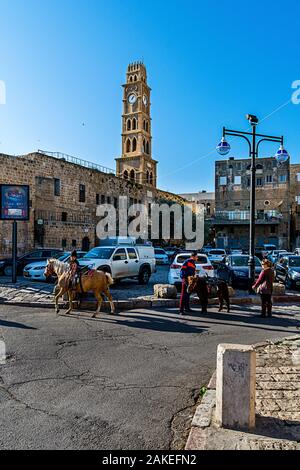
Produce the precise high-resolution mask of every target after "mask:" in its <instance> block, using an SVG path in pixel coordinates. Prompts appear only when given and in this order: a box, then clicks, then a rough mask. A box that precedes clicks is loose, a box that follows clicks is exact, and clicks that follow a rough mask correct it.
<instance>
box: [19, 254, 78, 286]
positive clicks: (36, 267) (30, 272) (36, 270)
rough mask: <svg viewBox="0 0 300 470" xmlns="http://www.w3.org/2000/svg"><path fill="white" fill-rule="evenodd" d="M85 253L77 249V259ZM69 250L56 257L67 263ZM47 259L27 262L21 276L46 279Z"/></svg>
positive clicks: (33, 279) (40, 279)
mask: <svg viewBox="0 0 300 470" xmlns="http://www.w3.org/2000/svg"><path fill="white" fill-rule="evenodd" d="M85 254H86V251H77V257H78V259H80V258H82V257H83V256H84V255H85ZM70 256H71V252H70V251H67V252H65V253H64V254H63V255H61V254H60V256H59V257H58V256H57V258H58V259H59V260H60V261H63V262H64V263H67V262H68V261H69V259H70ZM46 265H47V261H37V262H36V263H31V264H27V266H25V268H24V270H23V277H24V278H25V279H31V280H32V281H46V276H45V274H44V272H45V268H46Z"/></svg>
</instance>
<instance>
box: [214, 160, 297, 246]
mask: <svg viewBox="0 0 300 470" xmlns="http://www.w3.org/2000/svg"><path fill="white" fill-rule="evenodd" d="M250 167H251V161H250V159H235V158H229V160H227V161H224V160H223V161H217V162H216V171H215V187H216V192H215V194H216V210H215V218H214V226H215V231H216V243H217V246H218V247H219V248H221V247H222V248H223V247H225V248H244V249H249V227H250V184H251V174H250ZM299 195H300V193H299ZM290 197H291V196H290V165H289V162H287V163H285V164H284V165H280V166H279V165H278V164H277V161H276V159H275V158H274V157H269V158H259V161H258V163H257V171H256V246H257V247H258V246H262V245H263V244H264V243H271V244H274V245H276V246H277V247H278V248H283V249H288V248H289V246H290V241H291V240H290V228H291V227H290V222H291V219H290V207H291V199H290Z"/></svg>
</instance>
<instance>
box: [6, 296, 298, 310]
mask: <svg viewBox="0 0 300 470" xmlns="http://www.w3.org/2000/svg"><path fill="white" fill-rule="evenodd" d="M273 301H274V303H278V304H280V303H290V302H293V303H294V302H297V303H299V304H300V296H296V295H288V296H274V297H273ZM179 303H180V301H179V299H128V300H115V301H114V305H115V307H116V309H118V310H132V309H135V308H146V309H147V308H179ZM208 304H209V305H217V304H218V299H216V298H214V299H209V301H208ZM231 304H232V305H260V299H259V297H232V298H231ZM0 305H14V306H18V307H33V308H37V307H39V308H52V307H54V302H21V301H16V302H13V301H12V302H9V301H3V300H0ZM60 305H63V306H64V305H66V303H61V304H60ZM191 305H199V300H198V299H196V298H194V299H191ZM81 308H82V309H83V310H85V309H94V308H96V302H95V301H89V300H83V301H82V303H81ZM103 308H104V309H109V308H110V305H109V302H103ZM75 310H76V309H75Z"/></svg>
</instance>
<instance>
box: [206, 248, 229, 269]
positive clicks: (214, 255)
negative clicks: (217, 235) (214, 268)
mask: <svg viewBox="0 0 300 470" xmlns="http://www.w3.org/2000/svg"><path fill="white" fill-rule="evenodd" d="M207 256H208V258H209V259H210V261H211V263H212V264H213V265H214V264H219V263H221V262H222V261H223V259H224V256H226V251H225V250H223V249H221V248H214V249H213V250H210V251H209V252H208V254H207Z"/></svg>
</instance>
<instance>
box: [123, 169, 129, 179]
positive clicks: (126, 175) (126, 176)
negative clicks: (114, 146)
mask: <svg viewBox="0 0 300 470" xmlns="http://www.w3.org/2000/svg"><path fill="white" fill-rule="evenodd" d="M123 176H124V178H125V179H126V180H128V171H127V170H125V171H124V173H123Z"/></svg>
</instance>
